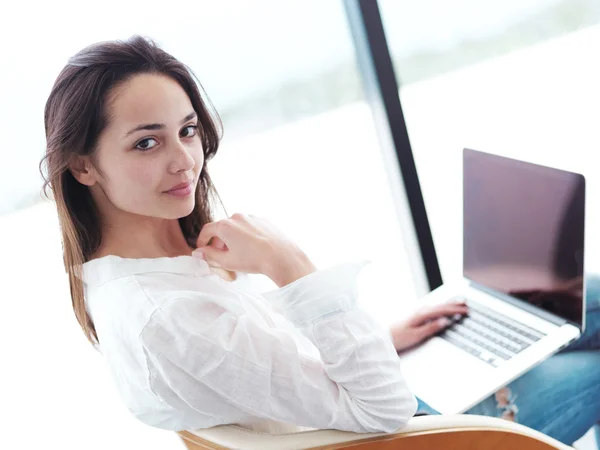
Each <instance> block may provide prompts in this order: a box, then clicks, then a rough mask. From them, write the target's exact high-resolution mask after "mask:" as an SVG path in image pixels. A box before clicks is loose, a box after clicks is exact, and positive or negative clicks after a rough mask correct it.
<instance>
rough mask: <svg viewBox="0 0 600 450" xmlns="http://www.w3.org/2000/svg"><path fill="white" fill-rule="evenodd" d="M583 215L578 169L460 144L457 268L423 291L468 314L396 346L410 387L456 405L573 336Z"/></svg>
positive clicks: (581, 317)
mask: <svg viewBox="0 0 600 450" xmlns="http://www.w3.org/2000/svg"><path fill="white" fill-rule="evenodd" d="M584 222H585V178H584V177H583V176H582V175H581V174H577V173H572V172H567V171H564V170H558V169H555V168H550V167H545V166H541V165H537V164H531V163H528V162H524V161H519V160H516V159H511V158H505V157H501V156H498V155H493V154H490V153H485V152H481V151H476V150H471V149H464V150H463V261H462V264H463V268H462V269H463V270H462V272H463V276H462V277H458V278H459V279H457V280H451V281H450V282H448V283H444V284H443V285H442V286H440V287H439V288H437V289H435V290H433V291H432V292H430V293H429V294H427V295H426V296H425V297H424V298H423V299H422V301H423V303H424V305H434V304H439V303H443V302H449V301H453V300H454V299H462V300H465V301H466V303H467V305H468V306H469V315H468V316H466V317H463V318H459V317H455V318H454V323H453V324H452V325H451V326H450V327H449V328H448V329H446V330H445V331H443V332H441V333H440V334H439V335H437V336H434V337H433V338H431V339H429V340H428V341H427V342H425V343H424V344H423V345H421V346H419V347H416V348H414V349H412V350H409V351H407V352H404V353H401V354H400V356H399V357H400V358H401V362H402V371H403V374H404V376H405V378H406V380H407V383H408V385H409V386H410V388H411V389H412V392H413V393H414V394H415V395H416V396H417V397H419V398H420V399H421V400H423V401H424V402H426V403H427V404H428V405H430V406H431V407H432V408H434V409H435V410H437V411H439V412H440V413H442V414H458V413H463V412H465V411H467V410H468V409H469V408H471V407H472V406H474V405H475V404H477V403H479V402H480V401H481V400H483V399H485V398H487V397H488V396H490V395H491V394H493V393H495V392H496V391H497V390H498V389H500V388H502V387H504V386H506V385H507V384H508V383H509V382H511V381H512V380H514V379H515V378H517V377H519V376H520V375H522V374H523V373H525V372H527V371H528V370H529V369H531V368H532V367H534V366H536V365H537V364H539V363H541V362H542V361H544V360H545V359H546V358H548V357H550V356H551V355H553V354H554V353H556V352H558V351H559V350H561V349H562V348H564V347H566V346H568V345H569V344H570V343H572V342H573V341H575V340H576V339H577V338H579V337H580V336H581V334H582V333H583V331H584V326H585V325H584V324H585V280H584V229H585V226H584Z"/></svg>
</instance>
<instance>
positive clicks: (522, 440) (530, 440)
mask: <svg viewBox="0 0 600 450" xmlns="http://www.w3.org/2000/svg"><path fill="white" fill-rule="evenodd" d="M178 434H179V436H180V437H181V438H182V439H183V441H184V442H185V445H186V446H187V448H188V450H207V449H210V450H214V449H219V450H222V449H236V450H237V449H240V450H334V449H335V450H340V449H349V450H395V449H402V450H404V449H406V450H436V449H440V450H444V449H456V450H551V449H571V450H572V449H573V448H572V447H569V446H567V445H564V444H562V443H561V442H559V441H557V440H555V439H552V438H550V437H548V436H546V435H544V434H542V433H540V432H538V431H535V430H532V429H531V428H528V427H525V426H523V425H519V424H518V423H515V422H510V421H507V420H503V419H499V418H495V417H486V416H476V415H467V414H464V415H462V414H461V415H455V416H433V415H432V416H419V417H413V418H412V419H411V420H410V422H409V423H408V425H407V426H406V427H404V428H402V429H401V430H399V431H397V432H395V433H365V434H362V433H351V432H347V431H338V430H310V431H301V432H298V433H285V434H266V433H259V432H255V431H252V430H249V429H246V428H242V427H240V426H236V425H223V426H218V427H213V428H207V429H202V430H188V431H180V432H178Z"/></svg>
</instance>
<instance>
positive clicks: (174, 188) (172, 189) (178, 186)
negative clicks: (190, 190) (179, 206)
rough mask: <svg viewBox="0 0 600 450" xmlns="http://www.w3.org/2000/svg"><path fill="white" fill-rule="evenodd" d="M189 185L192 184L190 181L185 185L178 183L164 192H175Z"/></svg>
mask: <svg viewBox="0 0 600 450" xmlns="http://www.w3.org/2000/svg"><path fill="white" fill-rule="evenodd" d="M190 184H192V182H191V181H186V182H185V183H179V184H176V185H175V186H173V187H172V188H171V189H169V190H168V191H165V192H171V191H175V190H177V189H184V188H186V187H188V186H189V185H190Z"/></svg>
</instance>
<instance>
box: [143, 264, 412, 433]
mask: <svg viewBox="0 0 600 450" xmlns="http://www.w3.org/2000/svg"><path fill="white" fill-rule="evenodd" d="M369 263H371V261H369V260H363V261H359V262H350V263H344V264H340V265H337V266H333V267H331V268H329V269H325V270H319V271H316V272H313V273H311V274H309V275H307V276H305V277H302V278H300V279H298V280H296V281H294V282H293V283H290V284H288V285H286V286H284V287H282V288H279V289H276V290H273V291H269V292H267V293H265V294H263V295H264V296H265V297H266V298H267V299H268V300H270V301H272V302H273V303H275V304H278V305H279V307H280V310H281V311H282V314H283V316H284V317H285V318H286V319H287V320H288V321H289V322H291V323H292V324H293V325H294V326H295V327H296V328H298V329H299V330H300V331H301V332H302V333H303V334H304V335H305V336H306V337H308V339H310V340H311V341H312V342H313V344H314V345H315V346H316V348H317V349H318V350H319V353H320V356H321V358H314V357H311V356H310V355H308V354H307V353H305V352H303V351H302V350H301V349H300V348H299V346H298V345H297V344H296V342H295V341H294V339H293V337H292V336H291V334H290V333H291V331H293V327H291V328H292V330H291V331H290V330H289V329H283V328H278V327H274V326H265V325H264V324H263V323H261V322H260V321H259V320H257V319H256V317H253V316H252V315H251V314H250V313H249V312H248V311H247V310H246V308H245V307H244V302H245V301H248V299H244V293H243V292H242V291H234V290H230V289H227V288H226V287H225V283H221V284H222V285H223V286H222V290H221V291H219V290H215V289H213V290H211V291H210V292H206V293H204V292H195V291H194V292H189V293H186V296H185V297H183V296H179V297H178V298H175V299H173V300H171V301H169V302H168V303H166V304H164V305H163V306H161V307H160V308H159V309H158V310H156V311H155V312H154V314H153V315H152V316H151V318H150V320H149V322H148V323H147V325H146V326H145V327H144V329H143V330H142V332H141V334H140V340H141V343H142V345H143V347H144V351H145V353H146V360H147V364H148V369H149V371H150V374H151V375H150V379H151V385H152V388H153V391H154V392H155V393H156V394H157V395H158V396H159V397H160V398H161V399H162V400H163V401H165V402H166V403H168V404H170V405H171V406H173V407H175V408H177V407H181V406H182V405H185V407H186V408H191V409H192V410H194V411H195V412H197V413H198V414H199V415H200V416H203V417H206V416H210V417H212V418H214V419H216V420H218V421H220V422H221V423H237V422H241V421H243V420H245V419H246V418H264V419H270V420H275V421H280V422H286V423H293V424H295V425H299V426H305V427H312V428H322V429H339V430H347V431H353V432H392V431H395V430H397V429H399V428H401V427H402V426H403V425H404V424H405V423H406V422H407V421H408V420H409V418H411V417H412V416H413V415H414V413H415V411H416V409H417V402H416V399H415V397H414V395H412V393H411V392H410V391H409V389H408V387H407V385H406V383H405V381H404V379H403V377H402V375H401V371H400V362H399V358H398V355H397V353H396V351H395V349H394V347H393V345H392V341H391V339H390V337H389V333H387V332H385V331H384V330H383V329H382V328H381V327H380V325H379V324H378V323H377V322H376V321H375V320H374V319H373V318H371V317H370V316H369V315H368V314H367V313H366V312H365V311H364V310H362V309H361V308H360V307H359V306H358V304H357V284H356V277H357V275H358V273H359V271H360V269H361V268H362V267H363V266H365V265H366V264H369Z"/></svg>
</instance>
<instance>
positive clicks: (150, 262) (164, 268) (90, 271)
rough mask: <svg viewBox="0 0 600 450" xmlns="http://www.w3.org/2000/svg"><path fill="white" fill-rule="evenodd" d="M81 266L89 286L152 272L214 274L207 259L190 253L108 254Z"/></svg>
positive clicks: (84, 280) (83, 278)
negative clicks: (130, 255)
mask: <svg viewBox="0 0 600 450" xmlns="http://www.w3.org/2000/svg"><path fill="white" fill-rule="evenodd" d="M81 267H82V280H83V282H84V283H85V284H87V285H88V286H99V285H101V284H104V283H106V282H108V281H111V280H114V279H116V278H121V277H126V276H130V275H135V274H142V273H152V272H154V273H156V272H162V273H177V274H182V275H193V276H206V275H211V274H212V271H211V270H210V267H209V266H208V263H207V262H206V261H204V260H203V259H201V258H198V257H196V256H188V255H182V256H174V257H160V258H122V257H120V256H116V255H107V256H103V257H101V258H96V259H92V260H91V261H88V262H85V263H83V265H82V266H81Z"/></svg>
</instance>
